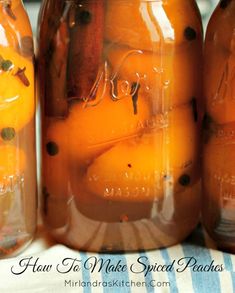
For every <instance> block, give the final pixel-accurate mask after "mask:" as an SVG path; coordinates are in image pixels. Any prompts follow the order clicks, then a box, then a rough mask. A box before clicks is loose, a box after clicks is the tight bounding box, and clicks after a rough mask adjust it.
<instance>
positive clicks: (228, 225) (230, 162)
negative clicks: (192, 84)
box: [203, 1, 235, 252]
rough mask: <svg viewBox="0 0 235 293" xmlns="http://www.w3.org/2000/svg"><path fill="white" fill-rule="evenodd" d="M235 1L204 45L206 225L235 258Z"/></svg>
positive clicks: (223, 8)
mask: <svg viewBox="0 0 235 293" xmlns="http://www.w3.org/2000/svg"><path fill="white" fill-rule="evenodd" d="M234 15H235V1H220V3H219V4H218V6H217V8H216V10H215V12H214V14H213V15H212V18H211V20H210V23H209V25H208V29H207V35H206V44H205V72H204V81H205V82H204V84H205V86H204V96H205V98H206V112H207V114H206V117H205V120H204V122H205V123H204V163H203V173H204V174H203V178H204V180H203V182H204V183H203V190H204V192H203V193H204V204H203V221H204V225H205V227H206V229H207V231H208V233H209V235H210V236H211V237H212V238H213V239H214V240H215V241H216V242H217V243H218V246H219V247H220V248H223V249H227V250H231V251H233V252H235V79H234V77H235V71H234V70H235V33H234V32H235V18H234Z"/></svg>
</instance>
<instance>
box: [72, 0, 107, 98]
mask: <svg viewBox="0 0 235 293" xmlns="http://www.w3.org/2000/svg"><path fill="white" fill-rule="evenodd" d="M79 4H80V5H74V6H73V7H72V9H71V11H70V49H69V65H68V98H69V99H74V98H75V99H81V100H86V101H87V100H89V99H93V98H94V93H93V94H92V93H91V91H92V88H93V86H94V84H95V81H96V79H97V75H98V72H99V67H100V64H101V60H102V50H103V37H104V0H99V1H94V0H87V1H84V0H83V1H80V2H79Z"/></svg>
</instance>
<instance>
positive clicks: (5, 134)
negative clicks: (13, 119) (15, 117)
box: [1, 127, 16, 141]
mask: <svg viewBox="0 0 235 293" xmlns="http://www.w3.org/2000/svg"><path fill="white" fill-rule="evenodd" d="M15 134H16V132H15V129H14V128H12V127H7V128H3V129H2V131H1V137H2V139H3V140H6V141H10V140H12V139H13V138H14V137H15Z"/></svg>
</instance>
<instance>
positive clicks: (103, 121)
mask: <svg viewBox="0 0 235 293" xmlns="http://www.w3.org/2000/svg"><path fill="white" fill-rule="evenodd" d="M125 86H126V85H123V87H125ZM129 90H130V91H131V89H129ZM129 90H128V91H127V92H126V94H123V92H125V91H122V85H121V83H119V86H118V88H117V93H116V95H117V96H118V98H120V100H116V101H113V100H112V98H111V94H110V92H109V91H108V89H107V90H106V91H105V93H104V95H103V96H101V95H100V92H99V93H98V95H97V98H96V100H95V101H92V102H91V103H92V104H96V103H97V105H96V106H87V107H84V106H85V104H84V103H82V102H79V103H75V104H74V105H73V106H72V107H71V108H70V113H69V116H68V118H67V120H66V133H67V135H66V137H67V139H68V144H69V145H68V148H69V154H70V156H71V158H73V159H74V160H78V161H80V162H83V163H85V164H89V163H90V161H91V160H92V159H94V157H95V156H96V155H98V154H100V153H102V152H103V151H105V150H107V149H108V148H110V147H111V146H112V145H114V144H115V143H116V142H118V141H122V140H125V139H128V138H130V137H134V136H137V135H139V133H141V132H143V126H142V124H144V123H145V121H147V120H148V119H149V117H150V108H149V105H148V99H146V98H145V96H142V95H140V94H139V96H138V101H137V109H136V112H135V107H134V104H133V99H132V96H131V95H130V94H129V93H131V92H130V91H129ZM101 92H102V91H101ZM98 101H100V102H98Z"/></svg>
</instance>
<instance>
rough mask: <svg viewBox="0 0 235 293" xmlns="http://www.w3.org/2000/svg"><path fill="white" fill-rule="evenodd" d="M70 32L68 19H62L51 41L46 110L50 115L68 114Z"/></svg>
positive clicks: (47, 70) (61, 115)
mask: <svg viewBox="0 0 235 293" xmlns="http://www.w3.org/2000/svg"><path fill="white" fill-rule="evenodd" d="M68 43H69V33H68V27H67V23H66V20H62V21H61V23H60V26H59V28H58V30H57V32H56V34H55V36H54V38H53V41H52V43H51V55H50V60H48V62H47V64H46V67H48V68H46V81H45V83H46V88H45V112H46V115H48V116H53V117H64V116H66V115H67V111H68V104H67V98H66V97H67V96H66V95H67V93H66V72H67V56H68Z"/></svg>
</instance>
